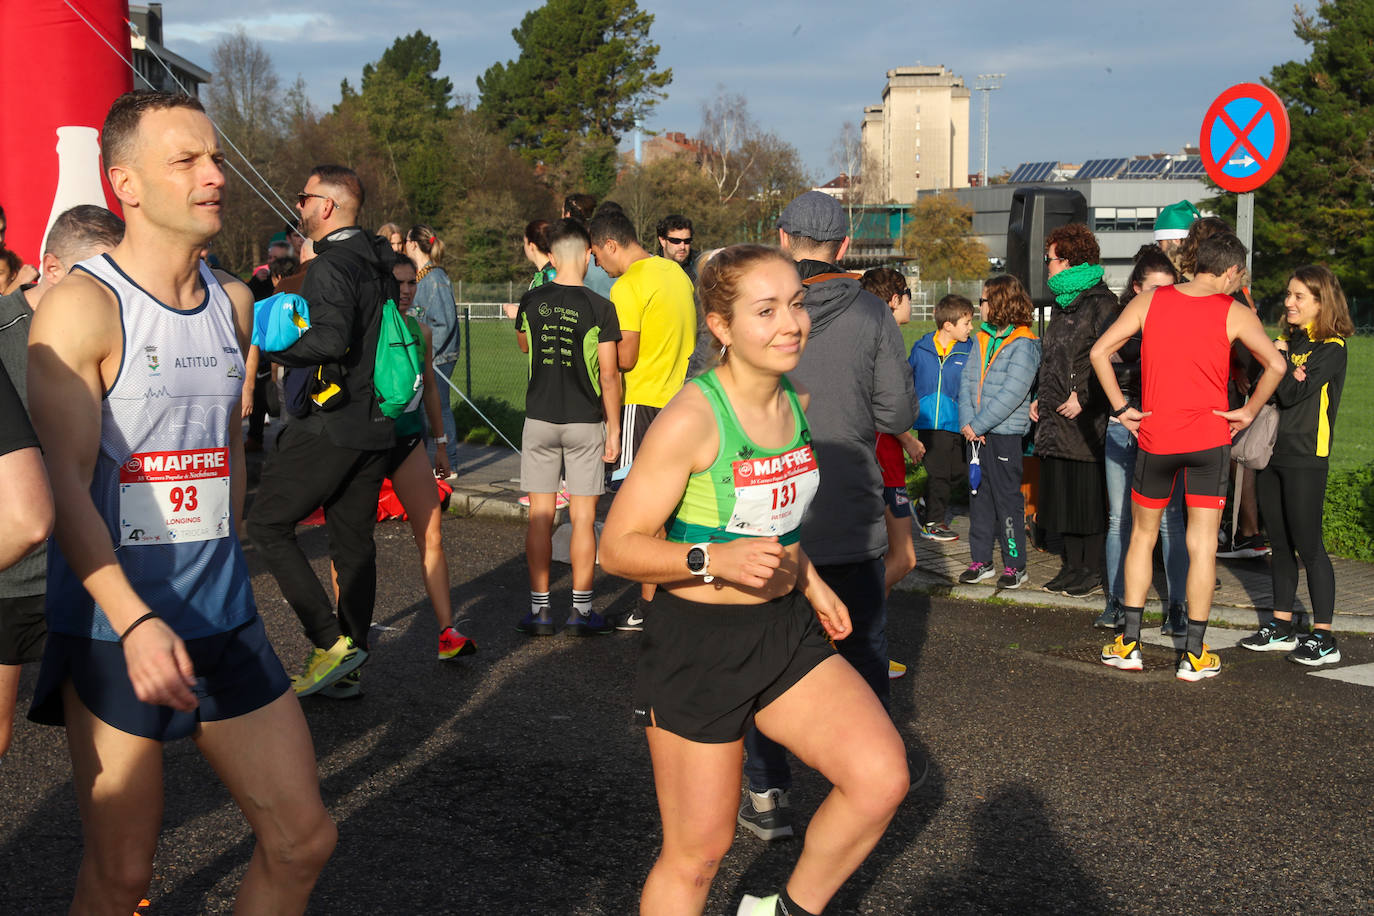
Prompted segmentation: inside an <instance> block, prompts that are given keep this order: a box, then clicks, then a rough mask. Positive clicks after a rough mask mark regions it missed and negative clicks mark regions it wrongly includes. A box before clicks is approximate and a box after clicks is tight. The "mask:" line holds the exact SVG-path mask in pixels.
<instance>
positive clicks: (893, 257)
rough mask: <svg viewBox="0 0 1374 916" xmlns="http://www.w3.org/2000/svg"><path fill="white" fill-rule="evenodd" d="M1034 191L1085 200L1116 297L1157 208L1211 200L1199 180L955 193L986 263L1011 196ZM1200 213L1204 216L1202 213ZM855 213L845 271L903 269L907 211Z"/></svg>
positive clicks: (1095, 181) (1097, 181)
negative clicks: (1064, 191)
mask: <svg viewBox="0 0 1374 916" xmlns="http://www.w3.org/2000/svg"><path fill="white" fill-rule="evenodd" d="M1037 186H1042V187H1053V188H1071V189H1073V190H1076V191H1079V192H1080V193H1081V194H1082V195H1083V197H1084V198H1085V199H1086V200H1087V202H1088V225H1089V226H1090V227H1091V228H1092V230H1093V232H1094V234H1096V236H1097V242H1098V245H1099V246H1101V248H1102V264H1103V267H1104V268H1105V269H1106V276H1105V277H1104V279H1105V280H1106V281H1107V285H1108V286H1110V287H1111V288H1112V289H1113V290H1116V291H1118V292H1119V291H1120V290H1121V287H1122V286H1123V285H1125V282H1126V279H1127V278H1128V277H1129V276H1130V273H1131V267H1132V264H1133V259H1134V257H1135V253H1136V251H1137V250H1139V248H1140V246H1141V245H1146V244H1149V243H1151V242H1153V241H1154V223H1155V217H1157V216H1158V215H1159V210H1160V208H1161V207H1165V206H1168V205H1169V204H1174V203H1178V202H1179V201H1180V200H1190V201H1192V202H1193V203H1194V204H1200V202H1201V201H1203V200H1205V199H1207V198H1209V197H1213V196H1214V195H1215V194H1216V192H1215V191H1213V190H1212V189H1210V188H1208V187H1207V185H1206V183H1205V182H1204V181H1203V180H1202V179H1201V178H1162V179H1160V178H1157V179H1129V178H1127V179H1122V178H1090V179H1084V180H1081V181H1077V180H1069V181H1048V180H1047V181H1036V182H1018V183H1015V184H1013V183H1007V184H995V185H989V186H988V187H985V188H963V189H960V190H958V191H956V192H955V194H956V196H957V197H958V199H959V202H960V203H961V204H964V205H965V206H967V207H970V208H972V210H973V234H974V235H975V236H977V237H978V239H979V240H980V241H982V243H983V244H984V245H985V246H986V247H987V249H988V257H989V258H991V259H994V262H995V263H999V264H1000V263H1004V262H1005V260H1006V256H1007V224H1008V222H1009V221H1010V215H1011V198H1012V194H1013V192H1015V190H1016V189H1017V188H1018V187H1037ZM935 193H938V192H936V191H922V192H920V194H918V197H917V199H918V200H920V199H921V198H924V197H926V196H928V195H930V194H935ZM1200 209H1202V210H1203V212H1204V213H1206V212H1207V211H1206V208H1202V207H1200ZM859 211H860V212H859V214H857V215H856V218H855V220H854V223H855V230H854V240H853V242H852V244H851V246H850V249H849V256H848V258H847V259H846V263H845V266H846V267H850V268H866V267H872V266H876V265H879V264H900V263H902V262H903V261H904V257H903V255H902V251H901V246H900V239H901V233H902V229H903V228H904V227H905V226H906V224H907V222H909V221H910V211H911V205H909V204H896V205H885V206H882V205H879V206H874V205H867V206H864V207H861V208H859Z"/></svg>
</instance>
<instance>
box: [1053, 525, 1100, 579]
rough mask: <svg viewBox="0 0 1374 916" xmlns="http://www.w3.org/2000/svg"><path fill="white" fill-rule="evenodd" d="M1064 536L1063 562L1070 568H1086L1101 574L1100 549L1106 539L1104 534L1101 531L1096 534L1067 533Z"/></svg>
mask: <svg viewBox="0 0 1374 916" xmlns="http://www.w3.org/2000/svg"><path fill="white" fill-rule="evenodd" d="M1063 538H1064V562H1065V563H1067V564H1068V566H1069V568H1070V569H1086V570H1089V571H1091V572H1094V573H1097V574H1098V575H1101V574H1102V568H1103V567H1102V551H1103V547H1104V543H1105V540H1106V535H1105V534H1103V533H1102V532H1100V531H1099V532H1098V533H1097V534H1068V533H1065V534H1064V535H1063Z"/></svg>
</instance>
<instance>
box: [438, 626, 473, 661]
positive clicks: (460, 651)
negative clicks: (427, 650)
mask: <svg viewBox="0 0 1374 916" xmlns="http://www.w3.org/2000/svg"><path fill="white" fill-rule="evenodd" d="M476 651H477V643H475V642H473V641H472V640H470V639H468V638H467V637H466V636H464V635H463V634H462V633H459V632H458V631H457V630H455V629H454V628H453V627H445V628H444V631H443V632H442V633H440V634H439V658H440V660H441V661H448V660H449V659H451V658H457V657H458V656H460V655H471V654H472V653H474V652H476Z"/></svg>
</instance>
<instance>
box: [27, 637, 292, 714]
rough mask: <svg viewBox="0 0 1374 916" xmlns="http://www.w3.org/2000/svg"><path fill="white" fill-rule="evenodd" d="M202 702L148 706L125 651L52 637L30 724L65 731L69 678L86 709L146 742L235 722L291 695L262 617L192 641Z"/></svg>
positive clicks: (116, 645) (110, 645)
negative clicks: (137, 692)
mask: <svg viewBox="0 0 1374 916" xmlns="http://www.w3.org/2000/svg"><path fill="white" fill-rule="evenodd" d="M186 654H187V655H189V656H191V665H192V667H193V669H194V671H195V675H196V682H195V684H194V685H193V686H192V687H191V692H192V693H193V694H195V696H196V699H197V700H199V701H200V705H198V706H197V707H196V708H195V709H193V710H191V711H190V712H181V711H179V710H176V709H173V708H172V707H170V706H155V705H153V704H151V703H144V702H143V701H142V700H140V699H139V698H138V697H137V696H136V695H135V694H134V685H133V684H132V683H130V682H129V670H128V668H127V666H126V665H125V663H124V647H123V646H122V645H120V644H119V643H117V642H105V641H102V640H96V639H87V638H85V637H81V636H68V635H66V634H63V633H49V634H48V645H47V648H46V649H45V650H44V653H43V665H42V667H41V668H40V669H39V671H38V684H37V686H35V688H34V691H33V706H32V707H31V708H30V709H29V718H30V719H31V720H33V721H34V722H37V723H39V724H40V725H62V724H63V722H64V715H63V711H62V684H63V683H64V682H66V681H67V680H68V679H70V680H71V681H72V684H73V685H74V686H75V687H76V695H77V696H78V697H80V698H81V702H82V703H84V704H85V706H86V708H87V709H89V710H90V711H91V712H92V713H94V714H95V715H96V717H97V718H99V719H100V720H101V721H102V722H104V723H105V724H107V725H109V726H111V727H113V728H117V729H119V730H120V731H122V732H125V733H127V734H130V735H137V736H138V737H140V738H152V739H153V740H154V741H172V740H174V739H176V738H185V737H188V736H190V735H192V734H194V733H195V730H196V728H197V727H198V726H199V724H200V723H201V722H213V721H216V720H218V719H233V718H235V717H237V716H242V715H246V714H247V713H250V712H252V711H253V710H255V709H260V708H261V707H263V706H266V705H267V704H268V703H271V702H272V701H273V700H275V699H277V698H278V697H280V696H281V695H282V694H284V693H286V691H288V690H290V689H291V680H290V679H289V678H288V677H287V676H286V672H285V671H284V670H283V669H282V666H281V662H280V661H278V659H277V654H276V653H275V652H273V651H272V644H271V643H269V642H268V641H267V631H266V629H264V628H263V625H262V618H261V617H259V616H258V615H256V614H254V615H253V619H252V620H250V621H248V622H247V623H245V624H242V625H240V626H238V627H235V628H234V629H232V630H230V631H229V632H227V633H216V634H215V635H213V636H205V637H202V638H200V639H188V640H186Z"/></svg>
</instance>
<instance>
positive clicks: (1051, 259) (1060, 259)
mask: <svg viewBox="0 0 1374 916" xmlns="http://www.w3.org/2000/svg"><path fill="white" fill-rule="evenodd" d="M1067 260H1068V258H1052V257H1050V256H1049V255H1045V263H1046V264H1048V263H1050V262H1051V261H1067Z"/></svg>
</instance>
